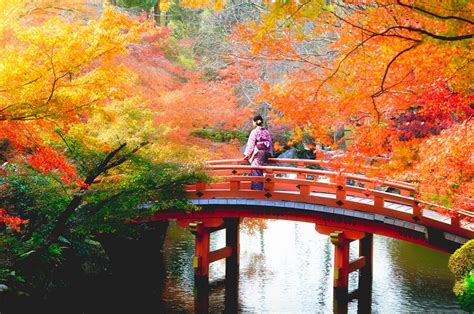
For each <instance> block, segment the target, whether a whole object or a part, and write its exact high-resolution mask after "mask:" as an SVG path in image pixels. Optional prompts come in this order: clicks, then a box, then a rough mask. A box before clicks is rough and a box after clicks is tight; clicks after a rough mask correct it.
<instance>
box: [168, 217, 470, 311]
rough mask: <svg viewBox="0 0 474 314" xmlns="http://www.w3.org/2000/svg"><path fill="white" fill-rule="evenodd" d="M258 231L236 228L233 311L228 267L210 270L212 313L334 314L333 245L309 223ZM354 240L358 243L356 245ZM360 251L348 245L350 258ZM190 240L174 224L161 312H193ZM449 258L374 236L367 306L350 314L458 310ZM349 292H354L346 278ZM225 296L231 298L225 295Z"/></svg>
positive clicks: (217, 243) (216, 244) (270, 225)
mask: <svg viewBox="0 0 474 314" xmlns="http://www.w3.org/2000/svg"><path fill="white" fill-rule="evenodd" d="M266 225H267V227H266V229H264V230H262V231H254V232H251V231H250V230H246V229H245V228H242V229H241V232H240V272H239V276H238V292H237V293H236V300H235V303H234V304H235V305H234V306H235V307H234V308H229V306H228V305H227V306H226V302H225V301H226V289H225V285H224V284H223V281H224V280H223V279H224V278H225V262H224V261H223V260H222V261H218V262H215V263H212V264H211V267H210V275H209V279H210V289H209V290H210V292H209V312H211V313H215V312H224V311H226V312H234V311H237V312H259V313H262V312H264V313H268V312H272V313H274V312H285V313H306V312H312V313H314V312H317V313H332V312H333V290H332V278H333V269H332V262H333V261H332V260H333V258H334V249H333V245H332V244H331V243H330V241H329V239H328V237H327V236H324V235H321V234H318V233H317V232H316V231H315V228H314V224H309V223H301V222H291V221H276V220H273V221H270V220H267V221H266ZM356 242H357V241H356ZM224 245H225V232H223V231H219V232H215V233H213V234H212V237H211V250H215V249H218V248H220V247H223V246H224ZM357 253H358V246H357V244H356V243H354V244H351V256H353V257H355V256H356V254H357ZM193 254H194V236H193V235H192V234H191V233H190V232H189V231H187V230H185V229H182V228H180V227H178V226H176V225H175V224H171V225H170V228H169V230H168V236H167V240H166V241H165V246H164V259H165V264H166V265H167V267H166V280H165V283H164V289H163V294H162V302H163V303H162V306H163V309H162V310H164V311H165V312H194V310H195V309H194V298H193V280H194V279H193V276H194V273H193V268H192V259H193ZM448 259H449V255H448V254H444V253H441V252H438V251H435V250H432V249H427V248H424V247H421V246H418V245H414V244H410V243H407V242H404V241H399V240H395V239H391V238H386V237H382V236H374V272H373V285H372V293H371V295H372V297H371V300H370V304H369V307H368V308H361V307H360V305H359V304H358V302H359V301H358V300H357V299H354V300H353V301H351V302H349V303H348V304H347V310H348V312H349V313H356V312H358V311H359V312H366V311H372V312H375V313H400V312H425V311H428V312H432V311H437V312H448V311H449V312H460V313H462V311H461V310H460V309H459V307H458V305H457V301H456V298H455V297H454V295H453V293H452V290H451V289H452V286H453V277H452V275H451V273H450V272H449V270H448V268H447V263H448ZM349 280H350V286H349V290H353V289H355V288H357V280H358V279H357V275H356V273H353V274H351V276H350V278H349ZM227 297H228V296H227Z"/></svg>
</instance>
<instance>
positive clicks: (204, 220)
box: [152, 160, 474, 313]
mask: <svg viewBox="0 0 474 314" xmlns="http://www.w3.org/2000/svg"><path fill="white" fill-rule="evenodd" d="M238 162H239V161H236V160H231V161H214V162H209V167H208V173H209V174H210V175H211V176H214V177H219V181H218V182H215V183H209V184H205V183H198V184H196V185H195V186H190V187H188V197H189V198H190V199H191V200H192V201H193V203H195V204H197V205H200V206H202V207H203V210H202V211H199V212H195V213H190V214H185V213H179V212H173V211H169V212H160V213H158V214H156V215H155V216H154V217H153V218H152V219H154V220H164V219H178V223H179V224H180V225H181V226H183V227H188V228H189V230H190V231H191V232H192V233H193V234H194V235H195V255H194V259H193V266H194V272H195V276H194V277H195V279H194V283H195V301H196V303H195V307H196V311H197V312H206V311H207V309H208V305H209V303H208V302H209V293H208V292H209V266H210V264H211V263H213V262H216V261H218V260H221V259H225V260H226V276H225V278H226V279H225V285H226V298H225V299H226V307H227V308H228V309H230V308H234V309H235V304H236V298H237V297H238V272H239V251H240V241H239V223H240V219H241V218H243V217H256V218H272V219H285V220H294V221H305V222H312V223H315V229H316V231H317V232H319V233H321V234H326V235H328V236H329V237H330V239H331V243H332V244H333V245H334V263H333V273H334V278H333V287H334V293H333V295H334V306H333V309H334V311H335V312H342V313H344V312H346V311H347V303H348V302H349V301H350V300H351V299H354V298H358V299H359V302H358V306H359V308H360V311H361V312H367V311H368V312H370V310H371V308H370V307H371V304H372V302H371V299H370V296H371V295H372V293H371V291H372V270H373V260H374V257H373V234H380V235H385V236H389V237H393V238H398V239H402V240H406V241H409V242H412V243H417V244H421V245H423V246H427V247H431V248H435V249H438V250H442V251H446V252H452V251H454V250H455V249H456V248H457V247H459V246H460V245H461V244H462V243H464V242H465V241H467V239H469V238H472V237H473V234H474V233H473V230H472V227H473V225H474V224H473V223H472V222H471V220H472V218H473V217H474V216H473V215H472V213H470V212H466V211H461V210H458V211H453V210H450V209H440V208H438V209H436V208H433V206H431V205H430V206H429V207H430V208H428V205H429V204H424V203H422V202H420V201H418V200H417V199H416V198H415V193H414V192H415V189H414V187H413V186H412V185H409V184H406V183H401V182H389V181H380V180H374V179H370V178H367V177H364V176H361V175H354V174H349V173H344V172H341V171H338V172H335V171H332V170H331V169H330V167H331V165H330V164H329V163H327V162H321V161H315V160H270V162H273V163H275V162H285V163H287V164H294V165H295V166H296V167H271V166H267V167H250V166H245V165H243V166H242V165H238ZM307 166H311V167H319V168H321V169H319V170H314V169H308V168H306V167H307ZM256 168H258V169H262V170H263V171H264V177H250V176H248V174H249V173H250V171H251V170H252V169H256ZM252 181H260V182H263V184H264V190H263V191H255V190H250V183H251V182H252ZM433 209H434V210H433ZM440 211H444V212H448V214H449V211H451V215H449V216H444V215H441V214H439V213H438V212H440ZM224 229H225V232H226V244H225V246H224V247H222V248H219V249H217V250H214V251H210V238H211V234H212V233H213V232H216V231H219V230H224ZM354 241H358V242H359V254H358V256H356V258H355V259H352V260H351V259H350V254H349V252H350V244H351V242H354ZM302 245H304V244H302ZM375 259H376V257H375ZM355 271H358V272H359V276H358V277H359V280H358V288H357V289H356V290H354V291H349V289H348V288H349V274H350V273H352V272H355Z"/></svg>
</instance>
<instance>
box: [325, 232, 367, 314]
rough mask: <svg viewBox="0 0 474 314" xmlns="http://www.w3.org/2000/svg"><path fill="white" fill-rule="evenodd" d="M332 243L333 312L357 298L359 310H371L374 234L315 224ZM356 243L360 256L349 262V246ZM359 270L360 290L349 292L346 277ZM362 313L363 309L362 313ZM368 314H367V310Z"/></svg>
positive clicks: (343, 307)
mask: <svg viewBox="0 0 474 314" xmlns="http://www.w3.org/2000/svg"><path fill="white" fill-rule="evenodd" d="M316 231H318V232H319V233H321V234H328V235H329V237H330V240H331V242H332V244H334V300H333V301H334V303H333V304H334V309H335V312H338V313H339V312H341V313H343V312H345V311H346V310H345V309H347V302H349V300H350V299H352V298H354V297H356V296H357V298H358V299H359V307H360V308H363V309H367V308H370V305H371V296H372V264H373V263H372V260H373V235H372V234H370V233H364V232H361V231H355V230H347V229H339V228H335V227H331V226H324V225H316ZM355 240H359V257H358V258H356V259H354V260H352V261H350V260H349V251H350V243H351V242H353V241H355ZM356 270H359V287H358V288H357V289H356V290H355V291H352V292H350V293H349V274H350V273H351V272H354V271H356ZM363 312H365V310H364V311H363ZM369 312H370V311H369Z"/></svg>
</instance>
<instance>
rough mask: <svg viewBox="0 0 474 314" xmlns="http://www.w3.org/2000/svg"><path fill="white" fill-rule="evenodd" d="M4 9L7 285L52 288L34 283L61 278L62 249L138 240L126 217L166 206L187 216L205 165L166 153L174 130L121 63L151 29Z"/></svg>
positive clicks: (121, 21) (62, 12)
mask: <svg viewBox="0 0 474 314" xmlns="http://www.w3.org/2000/svg"><path fill="white" fill-rule="evenodd" d="M2 6H3V7H2V10H1V12H2V14H3V16H2V21H3V23H2V29H1V32H0V40H1V41H2V43H3V44H4V48H3V49H2V50H0V54H1V57H2V60H1V61H0V71H1V74H2V75H1V77H2V79H1V81H0V108H1V109H0V110H1V116H0V139H1V143H2V146H1V151H0V157H1V159H2V165H1V168H0V173H1V175H0V208H1V209H0V223H1V226H2V228H1V229H0V233H2V243H1V250H2V252H1V253H2V256H5V257H6V258H5V259H2V264H1V266H2V268H1V271H0V276H1V279H2V281H3V280H6V282H8V283H12V284H15V280H14V279H19V278H21V277H19V276H32V277H28V279H34V278H36V280H33V281H30V280H28V281H27V282H26V287H27V286H28V285H33V286H34V285H38V284H39V285H45V286H47V285H49V280H50V278H51V277H50V276H46V277H45V278H46V279H45V278H43V279H41V278H42V277H37V275H38V274H39V273H42V272H46V273H48V272H52V271H54V269H55V268H56V266H57V265H59V264H60V263H59V262H58V261H60V260H61V259H62V258H63V255H62V252H63V251H69V252H75V254H80V252H87V250H88V248H87V244H85V243H87V242H85V240H87V239H93V238H95V237H96V236H97V234H99V233H128V232H136V230H137V228H132V225H131V224H130V223H129V222H130V221H131V219H133V218H135V217H137V216H142V215H149V214H150V213H152V212H154V211H156V210H158V209H159V208H162V207H166V208H168V207H179V208H183V209H192V207H190V206H189V205H188V203H187V201H185V200H184V198H183V188H184V184H186V183H189V182H193V181H195V180H197V178H198V177H199V174H198V173H197V171H198V168H199V165H200V162H199V158H196V157H195V156H192V150H191V151H190V150H189V149H188V148H185V147H181V148H180V147H176V146H175V147H174V150H170V147H169V146H168V147H167V146H166V145H164V143H165V142H166V141H167V139H166V134H167V131H168V129H167V128H166V127H165V126H161V127H160V126H155V125H154V124H153V115H154V114H153V113H152V112H151V111H150V109H149V108H148V107H147V102H146V101H145V100H144V99H143V98H141V97H139V96H137V95H136V88H135V84H136V78H137V76H136V75H134V73H133V72H131V71H130V70H129V69H127V68H126V67H125V66H123V65H121V64H120V62H119V61H120V59H119V58H118V57H119V56H120V55H124V54H126V53H128V52H129V48H130V45H131V44H133V43H135V44H136V43H139V42H140V40H141V38H142V36H143V34H152V33H153V32H154V31H155V30H154V28H153V26H152V25H150V24H149V23H146V22H145V23H140V22H138V21H136V20H133V19H130V18H129V17H127V16H126V15H124V14H120V13H118V12H116V11H114V10H113V9H111V8H105V9H104V10H103V12H102V13H101V14H99V16H98V17H95V14H94V15H92V17H90V15H89V17H87V15H84V14H83V13H84V11H82V10H78V11H76V10H75V9H76V8H75V7H72V8H71V7H66V8H59V7H58V6H53V7H51V6H48V5H46V6H45V7H41V8H40V7H35V6H32V5H26V4H24V3H22V2H17V3H14V2H9V3H2ZM78 51H80V52H81V53H78ZM163 147H164V148H163ZM180 149H181V150H182V151H186V154H182V155H180V157H182V158H181V160H180V164H177V158H176V156H175V155H176V153H177V152H179V150H180ZM183 156H188V161H189V162H187V161H186V159H185V158H184V157H183ZM191 158H192V162H191ZM201 179H202V177H201ZM144 204H147V205H146V206H143V205H144ZM32 265H36V266H35V267H32ZM10 270H14V271H16V272H14V271H13V272H12V271H10ZM12 274H15V275H14V276H13V277H12ZM48 278H49V279H48ZM16 282H17V283H21V281H16ZM23 288H25V285H23ZM44 292H45V293H47V291H44Z"/></svg>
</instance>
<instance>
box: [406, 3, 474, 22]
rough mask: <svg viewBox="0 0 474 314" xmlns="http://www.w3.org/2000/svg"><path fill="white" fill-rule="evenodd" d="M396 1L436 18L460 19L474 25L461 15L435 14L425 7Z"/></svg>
mask: <svg viewBox="0 0 474 314" xmlns="http://www.w3.org/2000/svg"><path fill="white" fill-rule="evenodd" d="M397 3H398V4H399V5H400V6H402V7H405V8H409V9H412V10H416V11H420V12H422V13H425V14H428V15H431V16H434V17H436V18H438V19H442V20H458V21H461V22H465V23H469V24H471V25H474V22H473V21H470V20H468V19H465V18H462V17H459V16H454V15H439V14H436V13H433V12H430V11H428V10H426V9H423V8H420V7H417V6H414V5H409V4H406V3H403V2H402V1H400V0H397Z"/></svg>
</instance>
